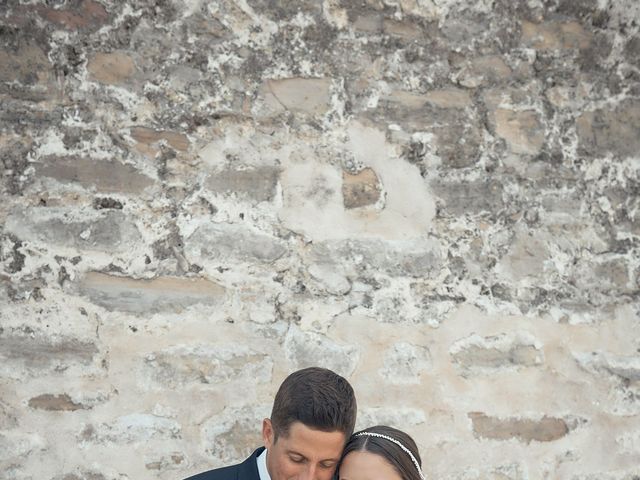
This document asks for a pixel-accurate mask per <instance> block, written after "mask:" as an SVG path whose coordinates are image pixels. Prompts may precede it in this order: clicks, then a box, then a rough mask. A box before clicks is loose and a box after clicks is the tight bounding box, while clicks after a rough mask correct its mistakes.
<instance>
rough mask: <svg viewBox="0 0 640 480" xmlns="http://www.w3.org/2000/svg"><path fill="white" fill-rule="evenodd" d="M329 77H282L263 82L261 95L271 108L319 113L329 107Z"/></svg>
mask: <svg viewBox="0 0 640 480" xmlns="http://www.w3.org/2000/svg"><path fill="white" fill-rule="evenodd" d="M330 86H331V79H329V78H283V79H271V80H267V81H266V82H265V83H264V86H263V88H262V95H263V96H264V98H265V99H266V101H267V103H268V104H270V105H271V107H272V108H285V109H286V110H291V111H293V112H297V113H306V114H309V115H320V114H323V113H325V112H326V111H327V110H328V109H329V100H330V97H329V87H330Z"/></svg>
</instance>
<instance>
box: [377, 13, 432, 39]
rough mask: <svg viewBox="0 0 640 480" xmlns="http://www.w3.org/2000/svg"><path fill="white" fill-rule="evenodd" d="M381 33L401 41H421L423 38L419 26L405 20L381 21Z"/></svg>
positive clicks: (389, 19) (387, 19) (388, 19)
mask: <svg viewBox="0 0 640 480" xmlns="http://www.w3.org/2000/svg"><path fill="white" fill-rule="evenodd" d="M382 31H383V32H384V33H385V34H386V35H391V36H393V37H397V38H401V39H403V40H421V39H423V38H424V33H423V32H422V29H421V28H420V26H419V25H417V24H415V23H412V22H409V21H406V20H394V19H392V18H385V19H384V20H383V21H382Z"/></svg>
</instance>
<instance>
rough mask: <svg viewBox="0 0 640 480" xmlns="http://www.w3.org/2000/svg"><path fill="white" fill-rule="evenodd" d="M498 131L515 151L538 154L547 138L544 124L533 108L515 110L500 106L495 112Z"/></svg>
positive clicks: (494, 116)
mask: <svg viewBox="0 0 640 480" xmlns="http://www.w3.org/2000/svg"><path fill="white" fill-rule="evenodd" d="M493 118H494V121H495V125H496V127H495V128H496V133H497V134H498V135H499V136H500V137H502V138H504V139H505V140H506V142H507V145H508V146H509V149H510V150H511V151H512V152H514V153H522V154H527V155H536V154H537V153H539V152H540V150H541V149H542V146H543V145H544V140H545V132H544V125H543V124H542V122H541V120H540V116H539V115H538V114H537V112H535V111H533V110H525V111H513V110H507V109H504V108H499V109H497V110H496V111H495V112H494V113H493Z"/></svg>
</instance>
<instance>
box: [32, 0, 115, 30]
mask: <svg viewBox="0 0 640 480" xmlns="http://www.w3.org/2000/svg"><path fill="white" fill-rule="evenodd" d="M36 8H37V12H38V13H39V14H40V16H42V17H43V18H44V19H46V20H48V21H49V22H51V23H53V24H55V25H59V26H61V27H63V28H65V29H67V30H72V31H73V30H84V29H87V30H95V29H97V28H99V27H100V26H102V25H104V24H105V23H107V21H108V20H109V14H108V13H107V11H106V9H105V8H104V7H103V6H102V4H101V3H99V2H97V1H95V0H82V2H80V5H78V6H74V7H71V8H60V9H56V8H47V7H45V6H38V7H36Z"/></svg>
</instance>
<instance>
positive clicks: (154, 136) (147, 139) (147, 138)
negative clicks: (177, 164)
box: [131, 127, 190, 152]
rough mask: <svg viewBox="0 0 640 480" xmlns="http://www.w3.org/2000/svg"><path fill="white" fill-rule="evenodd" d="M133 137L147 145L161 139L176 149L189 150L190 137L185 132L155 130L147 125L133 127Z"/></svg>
mask: <svg viewBox="0 0 640 480" xmlns="http://www.w3.org/2000/svg"><path fill="white" fill-rule="evenodd" d="M131 137H132V138H133V139H134V140H135V141H136V142H139V143H141V144H144V145H146V146H147V147H148V146H150V145H152V144H154V143H157V142H159V141H161V140H164V141H165V142H167V143H168V144H169V145H170V146H171V147H172V148H174V149H175V150H180V151H181V152H186V151H187V150H189V146H190V142H189V137H187V136H186V135H185V134H184V133H180V132H174V131H171V130H154V129H152V128H147V127H133V128H132V129H131Z"/></svg>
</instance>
